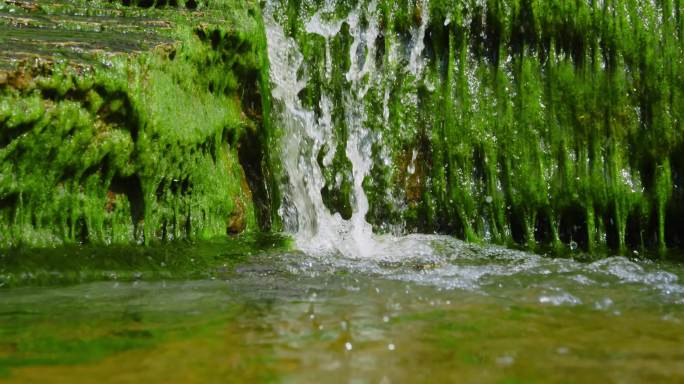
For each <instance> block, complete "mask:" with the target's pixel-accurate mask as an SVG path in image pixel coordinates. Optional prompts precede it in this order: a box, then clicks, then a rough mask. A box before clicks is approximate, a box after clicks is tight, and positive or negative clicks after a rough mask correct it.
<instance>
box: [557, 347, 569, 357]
mask: <svg viewBox="0 0 684 384" xmlns="http://www.w3.org/2000/svg"><path fill="white" fill-rule="evenodd" d="M568 352H570V350H569V349H568V348H567V347H558V348H557V349H556V353H557V354H559V355H567V354H568Z"/></svg>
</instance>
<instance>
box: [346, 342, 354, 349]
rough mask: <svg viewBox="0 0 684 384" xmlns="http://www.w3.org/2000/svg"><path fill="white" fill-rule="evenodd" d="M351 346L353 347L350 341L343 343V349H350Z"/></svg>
mask: <svg viewBox="0 0 684 384" xmlns="http://www.w3.org/2000/svg"><path fill="white" fill-rule="evenodd" d="M352 347H353V346H352V343H350V342H348V341H347V342H346V343H344V349H346V350H347V351H351V350H352Z"/></svg>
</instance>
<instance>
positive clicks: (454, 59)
mask: <svg viewBox="0 0 684 384" xmlns="http://www.w3.org/2000/svg"><path fill="white" fill-rule="evenodd" d="M422 8H423V6H422V5H421V3H420V2H416V1H408V2H398V3H397V2H385V1H380V2H379V4H378V8H377V11H376V12H375V13H374V14H369V13H368V12H366V11H365V9H366V7H365V3H363V2H361V3H359V4H358V9H359V10H360V12H361V13H360V14H361V17H362V19H363V18H365V19H371V18H376V19H377V21H378V25H379V26H380V28H381V34H380V38H379V40H377V41H376V43H378V44H379V53H378V57H376V58H375V60H376V63H377V64H378V65H379V66H380V68H379V69H378V71H380V72H381V74H379V77H380V80H379V81H378V82H376V83H374V85H373V86H372V87H371V89H370V90H369V91H368V92H367V93H366V95H365V97H364V100H363V108H365V110H366V112H367V114H368V119H367V121H366V122H365V124H366V126H368V127H369V128H371V129H372V130H373V131H374V132H376V133H378V134H380V136H379V137H382V143H377V144H376V147H375V148H374V155H373V156H374V159H375V166H374V168H373V170H372V171H371V177H369V178H367V180H366V181H365V182H364V188H365V189H366V192H367V194H368V196H369V200H370V203H371V208H370V214H369V216H368V217H367V218H368V220H370V221H371V222H372V223H373V224H375V226H376V229H377V230H388V228H395V227H394V226H393V225H401V226H404V228H405V229H406V230H407V231H421V232H433V231H437V232H444V233H451V234H456V235H458V236H459V237H462V238H465V239H468V240H471V241H481V240H487V241H494V242H497V243H503V244H510V245H516V244H521V245H524V246H526V247H527V248H531V249H539V250H541V249H547V248H548V247H549V246H550V247H551V248H553V249H557V250H560V249H562V248H564V247H565V245H563V244H566V245H568V244H570V245H572V247H571V248H573V249H574V248H575V246H574V244H575V243H577V244H578V245H579V246H580V248H584V249H588V250H600V249H605V248H613V249H619V250H623V251H624V250H626V249H627V248H632V249H639V248H643V247H646V248H660V249H664V248H665V247H666V246H668V245H670V246H677V245H681V236H679V235H676V233H677V232H679V230H678V229H677V228H679V229H681V226H680V224H678V223H681V220H677V219H674V217H675V214H673V212H679V211H676V209H679V208H677V207H681V206H682V195H681V193H679V192H677V191H679V190H680V185H679V183H680V181H679V180H680V178H681V176H680V173H681V172H682V170H681V166H678V165H676V164H680V163H681V161H680V160H678V158H679V157H680V156H681V154H678V153H680V152H677V151H680V149H679V148H681V147H682V137H684V135H682V113H683V112H684V101H683V100H684V99H683V98H682V91H681V90H682V87H681V85H682V73H684V71H683V70H682V68H681V64H682V61H681V59H680V58H681V57H682V56H683V54H684V44H682V29H683V24H682V18H681V17H680V15H679V11H678V10H679V9H680V8H681V4H680V3H679V1H676V2H672V1H663V2H656V3H643V2H636V1H629V2H618V1H606V2H603V3H602V4H601V5H599V4H598V3H596V2H594V3H587V2H572V1H563V0H555V1H550V2H548V1H536V0H521V1H517V0H515V1H514V0H510V1H509V0H490V1H487V2H485V3H482V2H471V1H441V0H432V1H429V2H426V3H425V6H424V8H425V9H422ZM314 12H315V9H308V8H306V7H300V8H297V9H296V10H293V9H290V11H289V13H288V16H287V17H288V19H289V23H291V24H293V25H295V24H297V25H301V24H303V22H306V21H307V20H308V19H309V18H310V17H311V15H312V14H313V13H314ZM346 14H347V13H340V14H339V15H338V17H345V16H346ZM424 17H427V20H428V25H427V31H426V36H425V38H424V43H425V45H426V48H425V50H424V51H423V53H422V56H423V58H424V60H425V62H426V69H425V71H424V73H423V74H422V75H421V76H419V78H418V79H416V78H414V76H412V75H411V74H410V73H408V71H406V69H405V68H406V64H407V55H406V52H408V50H409V49H410V43H409V41H410V40H411V38H412V37H413V36H415V34H416V32H417V27H418V25H419V24H420V22H421V20H423V18H424ZM293 18H295V19H296V21H293V20H292V19H293ZM344 28H345V27H344V25H343V29H344ZM289 33H290V35H291V36H293V37H294V38H295V40H296V41H297V42H298V43H299V44H300V47H301V48H302V49H301V51H302V53H303V54H304V56H305V58H306V60H305V61H306V62H308V63H310V64H309V67H307V74H309V75H311V76H310V80H309V84H308V86H307V90H315V91H313V92H309V93H308V95H310V97H311V98H312V99H313V100H318V98H319V94H320V92H321V89H322V90H323V91H325V92H326V94H327V95H329V96H330V97H332V98H333V103H334V105H335V106H336V107H338V108H339V107H340V106H342V105H343V104H344V103H342V102H341V100H342V97H344V96H342V95H340V94H339V91H338V88H341V89H348V88H349V84H347V83H344V82H341V83H339V84H335V82H334V81H331V82H328V81H325V80H324V79H323V78H322V77H321V76H320V71H321V70H322V68H323V67H324V65H325V62H324V61H323V60H322V57H324V56H323V55H324V51H323V49H324V48H325V45H324V42H323V41H322V39H321V38H320V37H318V36H310V35H307V34H305V33H302V32H301V28H298V29H293V30H290V31H289ZM342 36H343V34H340V35H339V36H337V37H335V38H333V39H331V42H335V41H337V39H340V38H342ZM312 47H315V48H312ZM392 49H395V51H394V53H393V52H392ZM397 52H398V56H397ZM330 55H331V56H332V62H333V63H338V65H341V66H339V67H335V66H333V68H332V69H331V71H332V74H331V79H335V78H336V76H338V74H344V72H346V70H347V67H345V66H344V65H342V63H345V62H346V60H348V57H349V51H348V48H347V47H346V46H335V44H331V46H330ZM392 55H395V56H392ZM370 59H373V58H370ZM330 83H332V85H330ZM326 87H332V88H331V89H327V88H326ZM385 98H387V99H386V102H387V106H388V112H389V116H388V117H387V120H386V121H385V120H384V119H383V118H382V113H383V110H382V109H381V108H382V105H383V102H384V101H385ZM305 104H306V103H305ZM309 104H311V105H310V107H312V109H315V104H314V103H311V102H309ZM342 112H349V111H342ZM342 112H340V113H342ZM343 125H344V123H343V122H339V121H336V122H335V129H336V130H337V131H339V132H344V130H345V128H344V127H343ZM336 139H337V141H336V143H338V146H339V148H337V151H338V152H342V150H343V149H344V145H346V144H345V143H346V139H345V136H344V135H340V136H339V137H337V138H336ZM383 153H389V158H390V162H389V164H388V163H387V161H386V159H385V158H384V157H385V156H381V154H383ZM416 160H417V161H416ZM331 168H332V169H326V170H325V172H326V174H327V173H330V174H336V173H337V172H341V171H342V170H344V169H345V165H344V162H343V161H340V162H338V163H336V164H333V165H332V166H331ZM409 168H411V169H412V172H409V171H408V170H409ZM390 186H391V187H390ZM339 193H342V194H344V193H347V192H345V191H344V190H342V189H341V190H340V191H339ZM327 204H328V205H330V207H331V210H333V211H334V210H340V209H342V210H343V209H344V206H345V202H344V198H343V197H339V196H338V197H337V198H336V199H334V200H330V201H329V202H327ZM678 225H679V226H678ZM670 226H671V227H672V228H669V227H670Z"/></svg>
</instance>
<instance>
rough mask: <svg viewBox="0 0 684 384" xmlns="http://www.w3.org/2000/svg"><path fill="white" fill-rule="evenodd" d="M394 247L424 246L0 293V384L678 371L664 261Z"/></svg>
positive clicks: (683, 303)
mask: <svg viewBox="0 0 684 384" xmlns="http://www.w3.org/2000/svg"><path fill="white" fill-rule="evenodd" d="M403 241H411V242H415V243H419V244H423V245H424V246H425V247H429V248H430V249H431V250H432V251H431V252H429V253H421V252H411V251H410V250H409V249H406V250H405V251H404V254H397V255H396V257H391V256H388V257H382V258H373V259H368V258H366V259H357V260H353V259H349V258H347V257H344V256H341V255H337V256H335V255H326V256H325V257H315V256H311V255H306V254H304V253H302V252H297V251H294V252H283V251H264V252H262V253H259V252H254V255H253V256H249V257H245V258H242V259H241V260H240V261H239V262H237V263H235V264H232V265H230V266H229V267H227V268H225V269H223V270H221V271H214V272H210V273H208V274H207V278H205V279H194V280H166V281H163V280H149V281H146V280H140V281H131V282H116V281H107V282H93V283H84V284H77V285H71V286H62V287H23V288H10V289H4V290H2V291H1V292H0V294H1V295H2V300H0V381H2V382H31V383H35V382H54V383H60V382H64V383H67V382H68V383H78V382H101V383H109V382H117V383H120V382H149V383H165V382H312V383H313V382H354V383H357V382H358V383H379V382H382V383H399V382H428V381H429V382H445V381H449V382H478V383H479V382H525V383H526V382H544V383H546V382H564V383H573V382H620V383H623V382H624V383H629V382H673V383H675V382H682V381H683V380H684V348H682V345H684V323H683V321H684V285H682V284H681V281H682V278H684V268H682V266H681V265H677V264H664V263H656V262H646V261H633V260H629V259H627V258H623V257H613V258H608V259H605V260H601V261H596V262H585V263H583V262H578V261H573V260H569V259H551V258H546V257H542V256H537V255H532V254H528V253H522V252H517V251H510V250H505V249H500V248H495V247H486V248H482V247H479V246H474V245H468V244H465V243H462V242H460V241H456V240H453V239H450V238H445V237H436V236H420V237H408V238H405V239H404V240H403ZM225 246H226V247H229V246H230V243H228V242H227V243H226V244H225ZM401 248H402V247H398V248H397V249H401ZM215 249H216V244H213V245H212V247H211V248H208V249H206V247H204V246H203V245H198V246H196V247H195V248H194V249H193V248H188V249H187V250H186V252H187V253H188V255H187V256H190V257H191V256H192V255H193V254H201V253H207V252H214V251H215Z"/></svg>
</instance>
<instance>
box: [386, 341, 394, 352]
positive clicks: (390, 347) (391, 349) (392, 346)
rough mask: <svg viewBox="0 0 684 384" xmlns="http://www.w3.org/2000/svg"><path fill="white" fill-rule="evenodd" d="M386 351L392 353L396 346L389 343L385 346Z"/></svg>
mask: <svg viewBox="0 0 684 384" xmlns="http://www.w3.org/2000/svg"><path fill="white" fill-rule="evenodd" d="M387 349H389V350H390V351H394V350H395V349H396V346H395V345H394V344H392V343H389V344H387Z"/></svg>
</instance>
